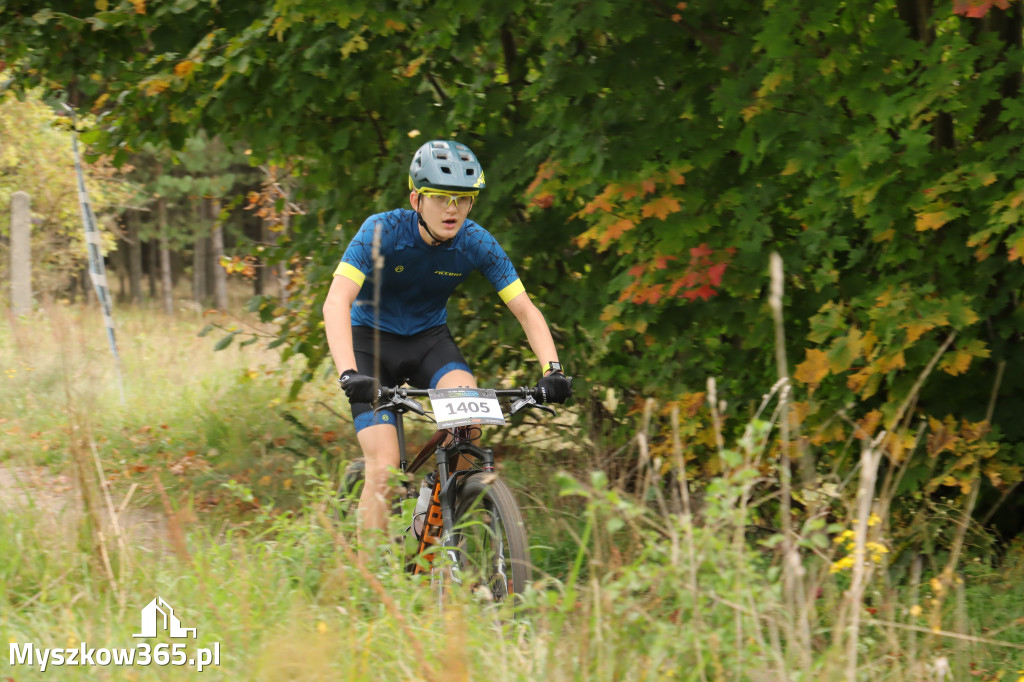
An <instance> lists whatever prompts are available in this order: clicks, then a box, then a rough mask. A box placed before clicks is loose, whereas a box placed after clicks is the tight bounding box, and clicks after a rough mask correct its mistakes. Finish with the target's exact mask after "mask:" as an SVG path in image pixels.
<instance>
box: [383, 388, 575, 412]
mask: <svg viewBox="0 0 1024 682" xmlns="http://www.w3.org/2000/svg"><path fill="white" fill-rule="evenodd" d="M474 388H478V389H479V390H488V389H482V388H479V387H474ZM490 390H493V391H494V395H495V397H496V398H518V400H515V401H514V402H513V403H512V405H511V406H510V407H509V410H508V413H509V414H510V415H513V414H516V413H517V412H519V411H520V410H523V409H525V408H527V407H531V408H533V409H536V410H543V411H544V412H548V413H550V414H551V415H552V416H554V415H556V414H557V412H555V408H553V407H550V406H548V405H545V404H543V403H542V402H541V400H542V399H543V394H542V393H541V390H540V389H539V388H537V387H536V386H520V387H519V388H495V389H490ZM429 395H430V390H429V389H426V388H404V387H402V386H381V387H380V388H379V389H377V407H376V408H375V411H376V410H383V409H387V408H389V407H401V408H405V409H406V410H409V411H410V412H415V413H416V414H418V415H420V416H426V414H427V411H426V410H425V409H424V408H423V406H422V405H421V404H420V403H418V402H416V401H415V400H412V398H426V397H428V396H429Z"/></svg>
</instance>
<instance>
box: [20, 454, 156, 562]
mask: <svg viewBox="0 0 1024 682" xmlns="http://www.w3.org/2000/svg"><path fill="white" fill-rule="evenodd" d="M112 502H113V504H114V507H115V515H116V518H117V525H118V528H119V529H120V531H121V533H122V535H123V537H124V541H125V543H126V545H127V546H128V548H129V550H130V551H137V552H146V553H160V554H164V553H169V552H170V551H171V549H170V545H169V539H168V538H169V535H168V533H167V520H166V519H165V518H164V516H163V515H162V514H158V513H156V512H152V511H149V510H146V509H138V508H134V507H131V506H126V507H125V508H123V509H121V508H118V507H119V505H121V504H122V500H121V499H118V498H115V499H113V500H112ZM129 502H130V501H129ZM83 507H84V505H83V504H82V496H81V494H80V493H79V491H78V489H77V487H76V486H75V484H74V482H73V481H72V479H71V478H70V477H69V476H67V475H64V474H53V473H52V472H50V471H49V470H47V469H46V468H45V467H35V466H15V465H12V464H9V463H4V462H0V514H8V513H18V514H22V515H25V514H28V515H30V516H33V517H34V518H35V520H36V522H37V523H39V524H40V525H41V527H42V529H43V530H44V531H45V532H47V533H61V534H62V536H63V537H66V538H67V539H68V540H73V539H74V537H75V535H76V534H77V532H78V529H79V527H80V524H81V521H82V515H83V513H84V511H83ZM103 530H104V534H105V535H106V536H107V537H108V538H109V541H110V542H112V543H115V542H116V534H115V533H114V532H113V524H112V523H111V514H110V513H109V511H107V508H106V506H105V505H104V507H103Z"/></svg>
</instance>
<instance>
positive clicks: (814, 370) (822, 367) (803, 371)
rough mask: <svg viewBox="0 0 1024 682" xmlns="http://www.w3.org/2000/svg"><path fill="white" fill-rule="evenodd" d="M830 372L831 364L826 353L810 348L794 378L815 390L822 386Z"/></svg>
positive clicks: (797, 367) (798, 366)
mask: <svg viewBox="0 0 1024 682" xmlns="http://www.w3.org/2000/svg"><path fill="white" fill-rule="evenodd" d="M828 372H829V362H828V355H826V354H825V351H822V350H818V349H817V348H808V349H807V356H806V359H805V360H804V361H803V362H801V363H800V364H799V365H797V366H796V371H795V372H794V373H793V377H794V378H795V379H796V380H797V381H799V382H801V383H804V384H807V385H808V386H809V387H810V388H811V389H812V390H813V389H815V388H817V387H818V386H819V385H820V384H821V380H822V379H824V378H825V375H827V374H828Z"/></svg>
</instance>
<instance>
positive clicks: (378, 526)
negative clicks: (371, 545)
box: [356, 422, 398, 531]
mask: <svg viewBox="0 0 1024 682" xmlns="http://www.w3.org/2000/svg"><path fill="white" fill-rule="evenodd" d="M356 438H357V439H358V440H359V447H360V448H362V450H363V457H365V458H366V474H365V476H366V478H365V481H364V483H363V492H362V495H361V497H360V498H359V526H360V529H361V530H368V531H383V530H385V529H386V528H387V519H388V510H389V509H390V507H391V493H392V491H391V487H390V485H389V483H388V479H389V478H390V472H391V471H392V470H394V469H397V468H398V431H397V430H396V429H395V427H394V425H393V422H392V423H391V424H388V423H379V424H372V425H370V426H367V427H365V428H362V429H360V430H359V431H358V432H357V433H356Z"/></svg>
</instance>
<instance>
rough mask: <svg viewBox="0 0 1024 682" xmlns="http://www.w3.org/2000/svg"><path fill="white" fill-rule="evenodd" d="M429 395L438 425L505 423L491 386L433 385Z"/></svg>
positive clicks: (447, 427)
mask: <svg viewBox="0 0 1024 682" xmlns="http://www.w3.org/2000/svg"><path fill="white" fill-rule="evenodd" d="M429 396H430V406H431V407H432V408H433V410H434V419H436V420H437V428H439V429H450V428H452V427H455V426H470V425H473V424H495V425H497V426H501V425H502V424H504V423H505V416H504V415H503V414H502V413H501V405H500V404H499V403H498V398H497V397H496V396H495V395H494V389H489V388H437V389H432V390H431V391H430V393H429Z"/></svg>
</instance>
